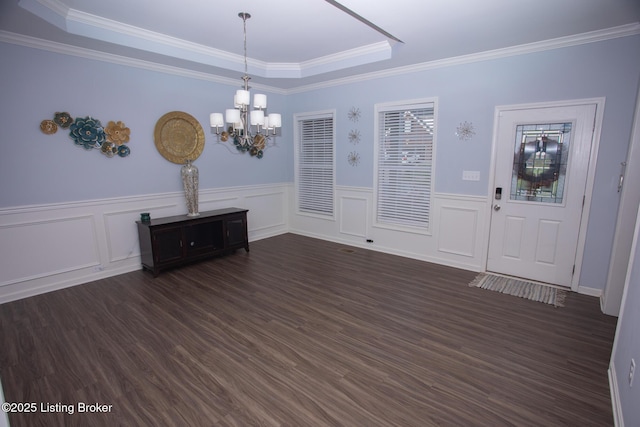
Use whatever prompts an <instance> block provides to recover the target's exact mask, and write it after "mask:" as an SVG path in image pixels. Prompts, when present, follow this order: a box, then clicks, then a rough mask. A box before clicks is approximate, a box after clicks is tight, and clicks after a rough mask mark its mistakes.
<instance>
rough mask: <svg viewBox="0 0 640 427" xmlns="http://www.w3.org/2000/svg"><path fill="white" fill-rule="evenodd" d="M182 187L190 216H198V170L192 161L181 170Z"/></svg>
mask: <svg viewBox="0 0 640 427" xmlns="http://www.w3.org/2000/svg"><path fill="white" fill-rule="evenodd" d="M181 175H182V185H183V186H184V196H185V198H186V199H187V210H188V211H189V213H188V214H187V215H188V216H198V215H200V213H199V212H198V168H197V167H196V165H194V164H193V163H191V160H187V162H186V163H185V164H184V165H182V169H181Z"/></svg>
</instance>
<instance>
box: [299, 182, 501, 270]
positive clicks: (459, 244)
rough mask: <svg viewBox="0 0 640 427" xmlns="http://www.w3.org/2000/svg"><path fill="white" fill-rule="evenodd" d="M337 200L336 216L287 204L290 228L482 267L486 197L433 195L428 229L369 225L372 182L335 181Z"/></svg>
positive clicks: (403, 253) (378, 248) (412, 255)
mask: <svg viewBox="0 0 640 427" xmlns="http://www.w3.org/2000/svg"><path fill="white" fill-rule="evenodd" d="M336 200H337V203H336V209H337V212H336V215H335V218H336V219H335V220H331V219H322V218H317V217H312V216H308V215H299V214H297V213H296V210H295V206H294V207H292V210H291V212H292V214H291V219H290V230H291V232H293V233H297V234H302V235H305V236H310V237H315V238H319V239H324V240H330V241H334V242H338V243H343V244H348V245H351V246H356V247H362V248H366V249H371V250H376V251H380V252H386V253H391V254H395V255H400V256H406V257H409V258H415V259H420V260H424V261H430V262H435V263H438V264H444V265H451V266H454V267H458V268H463V269H467V270H472V271H482V270H483V269H484V262H485V259H486V244H487V238H488V234H487V231H486V225H485V224H486V223H487V221H486V212H487V209H489V208H490V206H489V205H488V202H487V198H486V197H478V196H463V195H451V194H436V195H434V197H433V205H432V208H433V211H432V212H431V218H432V219H431V221H432V223H431V229H430V232H429V233H427V234H425V233H410V232H406V231H401V230H393V229H387V228H379V227H375V226H373V225H372V224H373V220H372V218H373V190H372V189H371V188H361V187H346V186H338V187H336ZM369 240H370V241H369Z"/></svg>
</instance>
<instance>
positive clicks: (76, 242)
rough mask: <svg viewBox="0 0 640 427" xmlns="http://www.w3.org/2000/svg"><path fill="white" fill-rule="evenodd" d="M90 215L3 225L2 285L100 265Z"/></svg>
mask: <svg viewBox="0 0 640 427" xmlns="http://www.w3.org/2000/svg"><path fill="white" fill-rule="evenodd" d="M96 237H97V236H96V226H95V222H94V220H93V217H92V216H91V215H82V216H75V215H74V216H68V217H58V218H51V219H42V220H36V221H25V222H20V223H13V224H3V225H0V259H1V260H2V261H1V262H2V265H3V267H2V269H1V270H2V279H0V287H1V286H6V285H11V284H13V283H16V282H19V281H21V280H23V279H25V278H26V279H35V278H39V277H43V276H46V275H49V274H60V273H64V272H69V271H74V270H80V269H82V268H86V267H91V266H95V265H98V264H100V257H99V254H98V245H97V243H96Z"/></svg>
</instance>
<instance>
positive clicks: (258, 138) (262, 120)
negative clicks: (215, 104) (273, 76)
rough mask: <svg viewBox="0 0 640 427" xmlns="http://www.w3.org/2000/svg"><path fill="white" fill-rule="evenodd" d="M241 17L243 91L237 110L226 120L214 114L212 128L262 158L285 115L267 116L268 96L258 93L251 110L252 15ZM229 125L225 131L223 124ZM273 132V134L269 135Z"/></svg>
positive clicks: (229, 111)
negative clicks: (249, 49)
mask: <svg viewBox="0 0 640 427" xmlns="http://www.w3.org/2000/svg"><path fill="white" fill-rule="evenodd" d="M238 16H239V17H240V18H242V23H243V27H244V76H243V77H242V80H243V81H244V84H243V89H239V90H238V91H237V92H236V95H235V96H234V98H233V105H234V108H230V109H227V110H226V111H225V115H224V118H223V116H222V114H221V113H211V115H210V117H209V118H210V121H211V127H212V128H215V129H216V135H218V137H219V138H220V140H222V141H223V142H226V141H228V140H229V139H231V141H233V144H234V145H235V147H236V149H237V150H238V151H239V152H241V153H247V152H248V153H249V154H251V156H255V157H257V158H259V159H261V158H262V156H263V154H264V149H265V148H266V147H267V142H268V140H269V139H270V138H271V137H272V136H275V135H276V129H277V128H279V127H281V126H282V116H281V115H280V114H277V113H271V114H269V115H267V114H266V113H265V110H266V108H267V95H264V94H261V93H257V94H255V95H254V97H253V108H254V109H253V110H251V108H250V105H251V104H250V101H251V94H250V93H249V80H250V79H251V77H249V76H248V74H247V19H249V18H251V15H250V14H248V13H245V12H240V13H238ZM225 121H226V123H227V124H228V125H229V127H228V128H227V130H226V131H223V132H220V128H223V129H224V123H225ZM269 132H271V134H269Z"/></svg>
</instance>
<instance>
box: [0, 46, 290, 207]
mask: <svg viewBox="0 0 640 427" xmlns="http://www.w3.org/2000/svg"><path fill="white" fill-rule="evenodd" d="M0 58H2V60H1V61H0V93H1V95H0V96H1V97H2V102H1V104H0V117H3V118H4V120H3V123H4V125H3V126H2V130H0V147H2V155H0V208H2V207H12V206H22V205H32V204H47V203H57V202H68V201H81V200H89V199H101V198H109V197H121V196H133V195H141V194H156V193H166V192H172V191H182V182H181V180H180V165H176V164H173V163H171V162H169V161H167V160H165V159H164V158H163V157H162V156H161V155H160V153H159V152H158V150H157V149H156V147H155V144H154V137H153V132H154V127H155V124H156V122H157V121H158V119H159V118H160V117H162V115H164V114H165V113H168V112H170V111H184V112H187V113H189V114H191V115H192V116H194V117H195V118H196V119H197V120H198V121H199V122H200V124H201V126H202V127H203V129H204V132H205V140H206V145H205V149H204V151H203V153H202V155H201V156H200V158H198V159H197V160H196V161H195V164H196V166H198V168H199V171H200V188H218V187H230V186H237V185H253V184H259V183H278V182H287V181H289V180H290V176H291V171H290V169H291V165H290V164H289V162H288V158H287V152H288V151H290V150H291V148H290V147H289V146H288V145H287V142H286V141H287V140H290V139H291V138H290V136H289V135H287V132H288V131H289V129H290V126H288V122H289V120H288V118H287V117H283V122H284V123H283V125H284V127H283V136H282V137H280V138H278V140H277V141H278V143H279V144H280V145H281V146H280V147H278V148H272V149H270V150H269V151H268V152H267V154H266V155H265V157H264V158H263V159H260V160H258V159H256V158H251V157H249V156H248V155H237V154H232V153H231V152H230V151H228V150H227V148H226V147H224V146H222V145H217V144H216V141H217V139H216V137H215V134H214V133H212V132H211V131H210V128H209V125H208V124H209V113H211V112H222V113H223V112H224V110H225V109H226V108H229V106H230V103H231V101H232V100H233V94H234V93H235V90H236V89H238V88H239V87H240V85H241V84H242V81H241V79H240V78H238V87H233V86H230V85H223V84H218V83H214V82H210V81H204V80H198V79H193V78H186V77H179V76H175V75H169V74H165V73H160V72H153V71H148V70H143V69H139V68H132V67H126V66H122V65H116V64H112V63H108V62H102V61H94V60H87V59H83V58H79V57H75V56H67V55H60V54H56V53H50V52H46V51H42V50H37V49H31V48H24V47H20V46H15V45H11V44H4V43H0ZM254 92H255V90H254ZM267 94H268V95H269V111H271V112H276V111H283V110H284V107H285V105H284V101H285V97H284V96H283V95H281V94H272V93H268V92H267ZM57 111H67V112H69V113H70V114H71V116H72V117H84V116H92V117H94V118H97V119H99V120H100V121H101V122H102V124H103V125H105V126H106V124H107V122H108V121H109V120H114V121H118V120H120V121H123V122H124V123H125V124H126V125H127V126H128V127H129V128H130V129H131V141H130V142H129V143H128V145H129V147H130V148H131V155H130V156H129V157H126V158H119V157H114V158H107V157H105V156H103V155H101V154H99V153H98V151H96V150H91V151H86V150H84V149H82V148H80V147H77V146H75V145H74V143H73V141H72V140H71V138H70V137H69V135H68V132H67V131H63V130H62V129H60V130H58V132H57V133H56V134H54V135H45V134H43V133H42V132H41V131H40V128H39V125H40V122H41V121H42V120H44V119H51V118H53V115H54V113H55V112H57Z"/></svg>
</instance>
